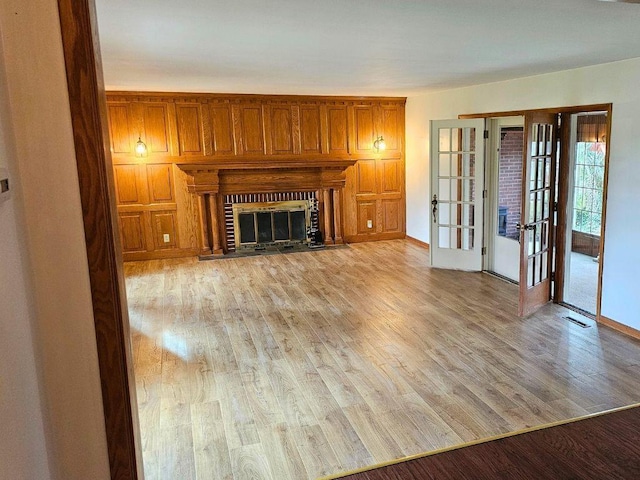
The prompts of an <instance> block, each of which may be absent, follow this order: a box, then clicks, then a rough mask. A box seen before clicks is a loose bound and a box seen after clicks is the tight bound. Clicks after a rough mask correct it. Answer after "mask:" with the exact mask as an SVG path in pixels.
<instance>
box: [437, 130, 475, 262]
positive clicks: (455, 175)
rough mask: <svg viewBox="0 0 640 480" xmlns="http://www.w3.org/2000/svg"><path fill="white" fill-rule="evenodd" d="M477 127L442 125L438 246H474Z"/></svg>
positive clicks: (439, 144) (439, 153)
mask: <svg viewBox="0 0 640 480" xmlns="http://www.w3.org/2000/svg"><path fill="white" fill-rule="evenodd" d="M475 148H476V129H475V128H442V127H441V128H439V129H438V183H437V186H438V192H437V199H438V214H437V216H436V220H437V232H438V247H439V248H447V249H454V250H473V248H474V239H475V225H474V222H475V215H474V208H475V205H474V204H475V199H476V191H475V178H474V175H475V162H476V153H475Z"/></svg>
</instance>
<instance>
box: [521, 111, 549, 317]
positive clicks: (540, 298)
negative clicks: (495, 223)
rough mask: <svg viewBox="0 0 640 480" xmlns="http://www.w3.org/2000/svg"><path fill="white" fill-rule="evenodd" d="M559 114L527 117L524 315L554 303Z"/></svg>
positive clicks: (523, 229)
mask: <svg viewBox="0 0 640 480" xmlns="http://www.w3.org/2000/svg"><path fill="white" fill-rule="evenodd" d="M556 125H557V115H556V114H543V113H529V114H527V115H525V153H524V155H525V158H524V164H523V170H522V173H523V175H522V215H521V218H520V224H519V225H518V227H519V230H520V301H519V307H518V313H519V315H521V316H525V315H529V314H530V313H533V312H534V311H536V310H537V309H538V308H540V307H541V306H542V305H545V304H546V303H547V302H549V300H551V261H552V255H553V249H552V245H553V243H552V242H553V238H552V234H553V223H554V222H553V215H554V213H553V204H554V201H555V173H556V146H557V139H556Z"/></svg>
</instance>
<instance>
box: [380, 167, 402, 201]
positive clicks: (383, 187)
mask: <svg viewBox="0 0 640 480" xmlns="http://www.w3.org/2000/svg"><path fill="white" fill-rule="evenodd" d="M378 165H379V170H380V175H379V178H380V193H402V186H403V183H404V174H403V171H404V162H403V161H402V160H389V159H383V160H379V161H378Z"/></svg>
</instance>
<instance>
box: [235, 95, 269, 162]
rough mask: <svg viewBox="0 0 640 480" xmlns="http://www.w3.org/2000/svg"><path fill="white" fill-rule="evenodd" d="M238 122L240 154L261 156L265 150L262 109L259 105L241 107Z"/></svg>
mask: <svg viewBox="0 0 640 480" xmlns="http://www.w3.org/2000/svg"><path fill="white" fill-rule="evenodd" d="M240 122H241V129H242V152H243V153H244V154H245V155H263V154H264V153H265V150H264V125H263V119H262V107H261V106H260V105H250V106H246V105H243V106H241V107H240Z"/></svg>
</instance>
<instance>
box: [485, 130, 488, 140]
mask: <svg viewBox="0 0 640 480" xmlns="http://www.w3.org/2000/svg"><path fill="white" fill-rule="evenodd" d="M484 138H485V139H487V138H489V130H485V131H484Z"/></svg>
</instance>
